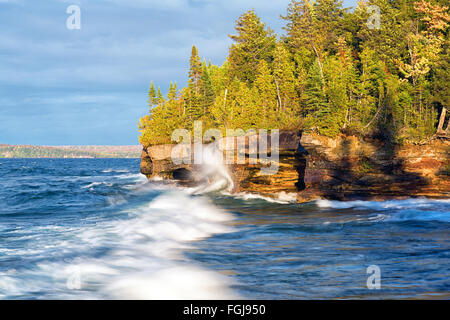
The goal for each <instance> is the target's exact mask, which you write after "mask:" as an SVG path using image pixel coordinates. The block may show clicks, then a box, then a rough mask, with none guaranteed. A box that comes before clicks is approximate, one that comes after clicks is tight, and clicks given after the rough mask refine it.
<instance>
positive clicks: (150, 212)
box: [0, 159, 450, 299]
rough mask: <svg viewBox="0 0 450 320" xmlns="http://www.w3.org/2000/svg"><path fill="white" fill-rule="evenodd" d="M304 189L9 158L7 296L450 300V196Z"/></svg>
mask: <svg viewBox="0 0 450 320" xmlns="http://www.w3.org/2000/svg"><path fill="white" fill-rule="evenodd" d="M293 198H294V197H293V195H289V194H281V195H279V196H278V197H277V198H276V199H275V200H271V199H265V198H262V197H258V196H254V195H247V194H238V195H234V196H230V195H227V194H226V193H225V192H215V193H209V194H208V195H205V194H203V195H198V194H196V195H193V194H192V190H189V189H180V188H177V187H175V186H174V185H173V184H171V183H169V182H161V181H152V182H147V180H146V179H145V177H143V176H142V175H140V174H139V160H138V159H86V160H82V159H50V160H49V159H0V298H1V299H17V298H19V299H48V298H56V299H116V298H125V299H153V298H156V299H166V298H169V299H170V298H176V299H179V298H180V299H197V298H201V299H228V298H253V299H312V298H315V299H317V298H319V299H320V298H344V299H352V298H375V299H379V298H427V299H432V298H439V299H448V298H450V281H449V276H450V250H449V249H450V239H449V227H450V201H449V200H427V199H408V200H393V201H384V202H369V201H354V202H334V201H326V200H322V201H317V202H314V203H309V204H302V205H299V204H295V203H292V202H291V201H292V199H293ZM371 265H375V266H377V267H379V268H380V271H381V288H380V289H378V290H377V289H373V290H369V289H368V288H367V279H368V277H369V276H370V274H367V267H369V266H371Z"/></svg>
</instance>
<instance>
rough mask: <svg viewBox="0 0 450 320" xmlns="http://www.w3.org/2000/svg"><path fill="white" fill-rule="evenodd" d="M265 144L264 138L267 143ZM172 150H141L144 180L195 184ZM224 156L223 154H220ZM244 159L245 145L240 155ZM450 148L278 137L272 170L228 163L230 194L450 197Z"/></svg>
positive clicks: (302, 198) (192, 168) (193, 168)
mask: <svg viewBox="0 0 450 320" xmlns="http://www.w3.org/2000/svg"><path fill="white" fill-rule="evenodd" d="M269 141H270V139H269ZM174 146H175V145H156V146H151V147H149V148H146V149H145V148H144V150H143V152H142V157H141V173H142V174H144V175H146V176H147V178H149V179H151V178H155V177H159V178H163V179H173V180H177V181H178V182H179V183H180V184H184V185H196V184H198V183H199V179H198V178H197V177H198V175H197V172H198V171H199V170H200V168H199V165H195V164H174V163H173V162H172V158H171V154H172V149H173V148H174ZM223 151H224V152H225V150H223ZM237 152H245V154H246V156H248V155H249V154H248V153H249V152H248V146H246V149H245V150H237ZM449 159H450V143H449V142H448V140H434V141H431V142H429V143H427V144H425V145H411V144H406V145H401V146H399V145H393V144H392V145H389V144H386V143H382V142H380V141H378V140H362V139H360V138H357V137H355V136H343V135H342V136H339V137H337V138H335V139H331V138H328V137H323V136H319V135H316V134H301V133H300V134H299V133H296V132H280V137H279V161H278V163H277V165H278V171H277V173H276V174H273V175H262V174H261V168H262V167H264V166H266V167H267V164H264V163H261V162H260V161H258V163H257V164H249V163H248V161H247V162H246V163H245V164H230V165H227V171H228V172H229V173H230V176H231V178H232V180H233V182H234V183H233V187H232V190H231V191H232V192H235V193H237V192H247V193H256V194H261V195H264V196H269V197H274V196H276V195H277V194H280V193H283V192H284V193H296V194H297V201H298V202H308V201H312V200H315V199H319V198H321V199H332V200H355V199H363V200H384V199H399V198H400V199H401V198H408V197H429V198H450V179H449V174H450V172H449V171H450V161H449Z"/></svg>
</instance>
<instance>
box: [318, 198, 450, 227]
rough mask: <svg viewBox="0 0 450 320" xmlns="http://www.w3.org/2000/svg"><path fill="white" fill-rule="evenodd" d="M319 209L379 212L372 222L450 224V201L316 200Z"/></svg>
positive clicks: (423, 199)
mask: <svg viewBox="0 0 450 320" xmlns="http://www.w3.org/2000/svg"><path fill="white" fill-rule="evenodd" d="M315 203H316V205H317V206H318V207H319V208H333V209H350V208H351V209H356V210H374V211H379V212H380V214H377V215H376V216H374V217H370V218H369V220H371V221H396V222H398V221H408V220H417V221H440V222H450V199H444V200H434V199H427V198H412V199H405V200H386V201H362V200H357V201H335V200H316V202H315Z"/></svg>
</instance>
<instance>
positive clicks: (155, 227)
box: [0, 190, 238, 299]
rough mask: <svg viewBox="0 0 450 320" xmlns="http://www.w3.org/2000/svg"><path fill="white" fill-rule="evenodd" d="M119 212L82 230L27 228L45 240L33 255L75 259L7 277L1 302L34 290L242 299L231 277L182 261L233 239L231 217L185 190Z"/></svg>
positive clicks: (65, 295) (1, 282) (62, 294)
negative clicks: (225, 237) (200, 244)
mask: <svg viewBox="0 0 450 320" xmlns="http://www.w3.org/2000/svg"><path fill="white" fill-rule="evenodd" d="M121 213H122V215H120V214H117V215H113V216H110V217H109V219H107V220H106V219H104V218H101V217H95V216H94V217H88V218H85V221H82V223H81V224H80V225H79V226H77V227H71V228H69V227H61V228H58V229H52V230H34V231H33V230H29V229H27V230H26V232H36V233H39V234H40V237H39V239H37V241H38V243H36V244H35V246H36V247H37V248H38V249H36V250H35V252H33V255H40V256H46V255H49V254H52V253H56V252H61V251H64V252H65V256H66V257H67V254H69V253H70V252H72V255H73V256H74V258H73V259H67V258H64V260H60V261H58V262H53V263H39V264H37V266H36V268H30V269H27V270H24V271H21V272H20V274H19V273H17V274H14V273H11V274H3V275H2V276H1V277H0V288H1V289H0V298H8V297H11V296H22V295H27V294H29V293H30V292H33V291H34V290H36V291H34V292H39V293H40V297H42V298H45V299H47V298H58V299H78V298H83V299H169V298H170V299H235V298H238V296H237V295H236V294H235V293H234V291H233V290H232V289H230V284H231V283H232V282H231V281H230V279H229V278H228V277H226V276H224V275H221V274H219V273H217V272H215V271H211V270H208V269H205V268H203V267H200V266H199V265H197V264H196V263H194V262H192V261H190V260H189V259H187V258H186V257H185V255H184V252H185V250H187V249H189V248H191V247H192V246H193V243H192V242H193V241H198V240H201V239H205V238H208V237H210V236H212V235H214V234H221V233H227V232H232V231H233V228H232V227H230V226H228V225H227V222H229V221H231V220H233V216H232V215H231V214H229V213H228V212H225V211H223V210H221V209H219V208H217V207H215V206H214V205H213V204H211V203H210V202H209V200H208V199H206V198H204V197H201V196H190V195H188V194H187V193H186V192H182V191H179V190H175V191H169V192H162V193H161V194H160V195H159V196H157V197H155V198H154V199H153V200H152V201H150V202H149V203H146V204H145V205H140V206H136V207H132V208H128V209H124V210H123V211H122V212H121ZM124 214H125V216H126V218H124V217H123V216H124ZM119 216H120V217H119ZM114 217H115V218H114ZM113 218H114V219H115V220H111V219H113ZM35 228H36V227H35ZM50 238H51V240H50ZM49 243H51V245H49ZM62 248H63V249H64V250H61V249H62ZM102 248H108V250H107V251H106V252H107V253H106V254H104V255H102V256H101V257H99V258H95V256H96V255H93V256H91V257H89V252H92V250H93V251H98V250H100V251H101V250H104V249H102ZM81 252H82V254H79V253H81ZM6 254H8V255H19V256H22V255H23V254H24V253H23V252H19V251H17V252H14V253H11V252H8V253H6ZM27 254H29V252H28V253H27ZM69 256H70V255H69ZM49 283H50V284H51V287H50V285H49ZM2 292H3V293H2ZM56 294H57V296H56Z"/></svg>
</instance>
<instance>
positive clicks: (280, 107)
mask: <svg viewBox="0 0 450 320" xmlns="http://www.w3.org/2000/svg"><path fill="white" fill-rule="evenodd" d="M273 79H274V80H275V85H276V86H277V96H278V109H279V110H282V106H281V98H280V89H279V88H278V81H277V78H276V77H275V76H274V77H273Z"/></svg>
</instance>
